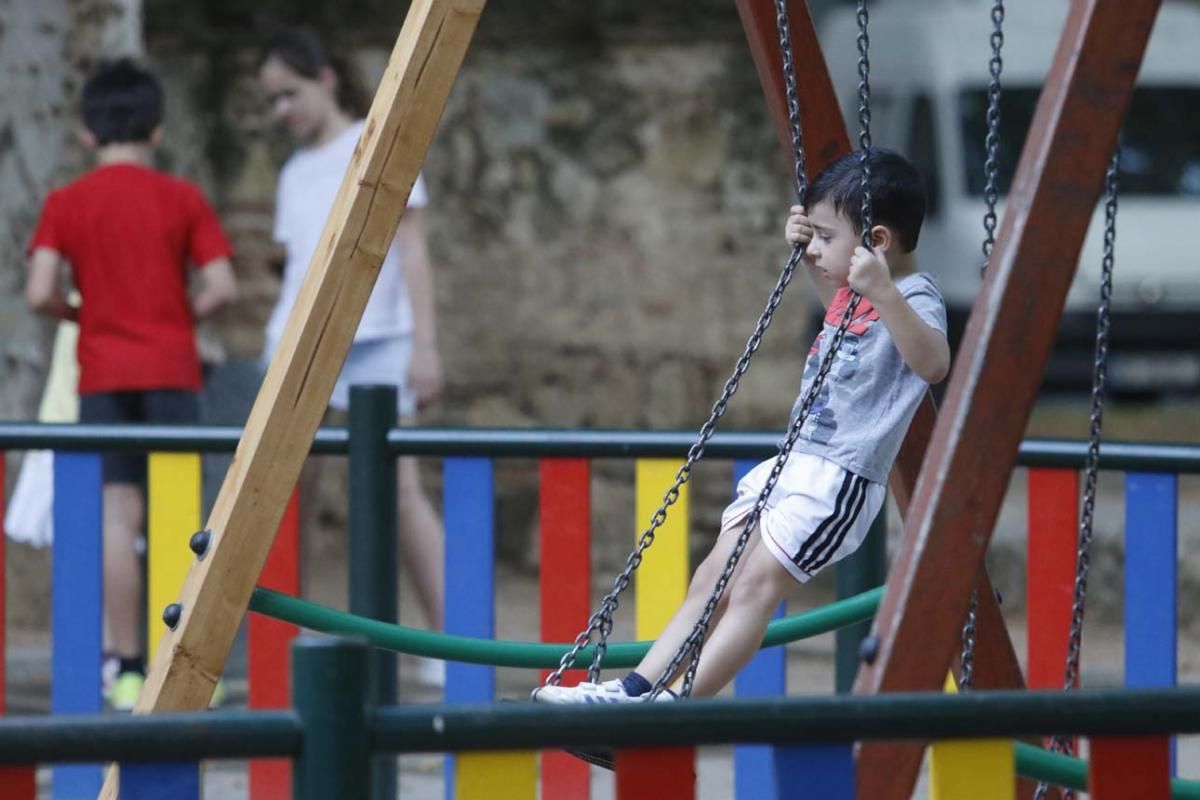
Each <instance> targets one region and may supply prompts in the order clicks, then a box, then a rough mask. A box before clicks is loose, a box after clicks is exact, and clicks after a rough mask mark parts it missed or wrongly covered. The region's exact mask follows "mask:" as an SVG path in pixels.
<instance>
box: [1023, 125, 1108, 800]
mask: <svg viewBox="0 0 1200 800" xmlns="http://www.w3.org/2000/svg"><path fill="white" fill-rule="evenodd" d="M1120 164H1121V149H1120V145H1118V146H1117V150H1116V151H1115V152H1114V153H1113V157H1112V160H1111V161H1110V162H1109V164H1108V172H1107V173H1106V174H1105V176H1104V194H1105V198H1106V200H1105V203H1104V258H1103V260H1102V261H1101V276H1100V308H1099V310H1098V311H1097V312H1096V354H1095V367H1094V372H1093V373H1092V411H1091V431H1090V435H1089V437H1088V453H1087V462H1086V465H1085V467H1084V473H1085V475H1086V478H1085V483H1084V489H1083V508H1082V509H1081V511H1080V514H1079V543H1078V550H1077V552H1076V553H1075V596H1074V599H1073V601H1072V604H1071V629H1070V634H1069V636H1068V638H1067V665H1066V670H1065V676H1064V679H1063V689H1064V690H1065V691H1070V690H1071V689H1074V688H1075V683H1076V681H1077V680H1078V679H1079V658H1080V648H1081V646H1082V640H1083V611H1084V606H1085V603H1086V601H1087V577H1088V567H1089V549H1090V546H1091V543H1092V521H1093V514H1094V511H1095V507H1096V478H1097V475H1098V473H1099V466H1100V438H1101V431H1102V428H1103V422H1104V381H1105V378H1106V377H1107V374H1108V328H1109V307H1110V305H1111V302H1112V270H1113V249H1114V245H1115V243H1116V239H1117V171H1118V169H1119V167H1120ZM1074 749H1075V748H1074V744H1073V740H1072V739H1071V738H1070V737H1066V736H1055V737H1053V738H1052V739H1051V741H1050V750H1051V751H1052V752H1055V753H1062V754H1065V755H1073V753H1074ZM1046 789H1047V787H1046V784H1044V783H1039V784H1038V787H1037V791H1035V792H1034V795H1033V796H1034V798H1035V800H1042V798H1044V797H1045V796H1046ZM1072 796H1073V792H1071V791H1070V790H1067V789H1064V790H1063V800H1070V798H1071V797H1072Z"/></svg>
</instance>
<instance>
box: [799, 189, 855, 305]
mask: <svg viewBox="0 0 1200 800" xmlns="http://www.w3.org/2000/svg"><path fill="white" fill-rule="evenodd" d="M808 219H809V221H810V222H811V223H812V226H813V238H812V241H811V242H809V243H808V249H807V251H806V252H805V254H804V257H805V258H806V259H808V261H809V263H811V264H812V265H813V266H815V267H816V268H817V269H819V270H821V272H823V273H825V278H826V279H828V280H829V282H830V283H832V284H834V285H836V286H839V287H841V286H845V285H846V284H847V281H848V279H849V275H850V257H851V256H853V255H854V248H856V247H858V246H859V245H860V244H862V237H861V236H859V235H858V234H857V233H855V232H854V228H853V226H851V225H850V220H848V219H846V217H845V216H843V215H842V214H839V213H837V211H835V210H834V208H833V205H832V204H830V203H827V202H825V201H824V200H822V201H821V202H819V203H817V204H816V205H814V206H813V207H812V209H810V210H809V214H808Z"/></svg>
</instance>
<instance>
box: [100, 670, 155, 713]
mask: <svg viewBox="0 0 1200 800" xmlns="http://www.w3.org/2000/svg"><path fill="white" fill-rule="evenodd" d="M145 682H146V676H145V675H143V674H142V673H140V672H122V673H121V674H120V675H118V676H117V679H116V680H115V681H113V684H112V689H111V691H109V693H108V705H109V707H110V708H111V709H112V710H113V711H132V710H133V706H134V704H135V703H137V699H138V695H140V694H141V693H142V684H144V683H145Z"/></svg>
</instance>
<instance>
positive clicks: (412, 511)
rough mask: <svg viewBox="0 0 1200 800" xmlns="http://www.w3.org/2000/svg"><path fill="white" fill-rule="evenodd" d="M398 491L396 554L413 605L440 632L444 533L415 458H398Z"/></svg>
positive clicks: (443, 582)
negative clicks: (414, 596)
mask: <svg viewBox="0 0 1200 800" xmlns="http://www.w3.org/2000/svg"><path fill="white" fill-rule="evenodd" d="M397 483H398V487H399V504H400V508H399V515H400V518H399V526H400V537H399V545H400V546H399V551H400V559H401V563H403V564H404V566H405V569H406V571H407V573H408V576H409V578H410V579H411V580H412V581H413V583H414V584H415V586H416V590H417V602H419V603H420V604H421V610H422V611H424V612H425V618H426V619H427V620H428V621H429V627H430V628H432V629H433V630H439V631H440V630H441V629H442V627H443V625H442V622H443V609H444V608H445V602H444V595H445V570H444V569H443V559H444V557H445V556H444V553H445V531H444V529H443V526H442V520H441V518H440V517H439V516H438V514H437V512H436V511H435V510H434V508H433V503H432V502H430V500H429V497H428V496H427V495H426V494H425V490H424V489H423V488H422V487H421V476H420V473H419V472H418V471H417V460H416V459H415V458H407V457H406V458H401V459H399V463H398V465H397Z"/></svg>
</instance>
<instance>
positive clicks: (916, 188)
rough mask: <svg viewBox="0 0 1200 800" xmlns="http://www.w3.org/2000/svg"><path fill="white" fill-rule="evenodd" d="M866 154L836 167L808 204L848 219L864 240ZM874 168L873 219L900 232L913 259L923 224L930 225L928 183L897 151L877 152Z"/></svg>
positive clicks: (812, 188) (871, 156)
mask: <svg viewBox="0 0 1200 800" xmlns="http://www.w3.org/2000/svg"><path fill="white" fill-rule="evenodd" d="M861 155H862V154H861V151H855V152H853V153H850V154H849V155H845V156H842V157H841V158H839V159H838V160H837V161H834V162H833V163H832V164H830V165H829V166H828V167H826V168H825V169H823V170H821V173H820V174H819V175H817V177H815V178H813V181H812V183H811V184H810V185H809V187H808V195H807V198H806V202H807V203H808V207H809V208H812V207H813V206H815V205H816V204H817V203H819V202H821V201H825V202H827V203H831V204H832V205H833V209H834V211H836V212H837V213H839V214H841V215H842V216H844V217H846V219H848V220H849V221H850V224H851V225H852V226H853V227H854V232H855V233H857V234H859V235H862V215H861V214H860V209H861V208H862V164H861V161H860V159H861ZM867 163H868V164H869V165H870V167H871V178H870V181H869V182H868V186H869V188H870V191H871V211H872V217H873V218H874V220H875V223H876V224H877V225H886V226H888V227H889V228H891V229H892V230H893V231H895V232H896V235H897V237H899V240H900V242H899V243H900V248H901V249H902V250H903V251H904V252H906V253H910V252H912V251H913V250H915V249H916V247H917V239H918V238H919V237H920V235H921V223H923V222H924V221H925V180H924V179H923V178H922V177H921V173H920V172H919V171H918V170H917V168H916V167H914V166H913V165H912V164H911V163H910V162H909V161H908V159H906V158H905V157H904V156H902V155H900V154H899V153H897V152H895V151H893V150H886V149H884V148H881V147H872V148H871V149H870V150H868V151H867Z"/></svg>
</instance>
